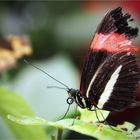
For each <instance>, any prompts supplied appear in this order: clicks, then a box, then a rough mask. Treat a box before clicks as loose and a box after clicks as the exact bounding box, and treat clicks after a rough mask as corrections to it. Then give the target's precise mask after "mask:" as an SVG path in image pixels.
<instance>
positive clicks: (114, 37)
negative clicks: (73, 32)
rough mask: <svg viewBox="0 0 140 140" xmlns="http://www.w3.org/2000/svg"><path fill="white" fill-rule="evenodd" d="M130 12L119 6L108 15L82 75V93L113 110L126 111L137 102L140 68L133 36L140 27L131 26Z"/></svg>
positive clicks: (106, 108)
mask: <svg viewBox="0 0 140 140" xmlns="http://www.w3.org/2000/svg"><path fill="white" fill-rule="evenodd" d="M130 17H131V16H130V15H129V14H123V13H122V8H120V7H118V8H116V9H114V10H112V11H110V12H108V13H107V14H106V16H105V17H104V18H103V20H102V22H101V23H100V24H99V26H98V28H97V31H96V33H95V35H94V38H93V40H92V43H91V46H90V49H89V53H88V56H87V59H86V62H85V65H84V69H83V72H82V77H81V85H80V94H81V96H84V97H86V98H88V99H89V102H90V104H93V102H94V105H95V103H96V105H97V107H98V108H102V109H105V110H109V111H120V110H123V109H125V108H127V107H129V106H131V105H132V104H134V103H135V102H136V88H137V85H138V84H139V81H140V69H139V66H138V64H137V59H136V55H135V52H137V51H138V48H137V47H135V46H133V45H132V42H131V40H130V39H132V38H135V37H136V36H137V34H138V29H137V28H133V27H131V26H129V25H128V20H129V21H132V19H131V18H130Z"/></svg>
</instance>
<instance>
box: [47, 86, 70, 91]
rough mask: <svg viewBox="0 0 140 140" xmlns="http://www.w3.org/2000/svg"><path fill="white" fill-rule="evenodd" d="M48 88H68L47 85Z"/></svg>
mask: <svg viewBox="0 0 140 140" xmlns="http://www.w3.org/2000/svg"><path fill="white" fill-rule="evenodd" d="M47 88H58V89H64V90H67V88H63V87H58V86H47Z"/></svg>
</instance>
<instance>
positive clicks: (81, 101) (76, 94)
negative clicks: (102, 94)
mask: <svg viewBox="0 0 140 140" xmlns="http://www.w3.org/2000/svg"><path fill="white" fill-rule="evenodd" d="M68 94H69V98H68V99H71V100H73V101H74V102H75V103H76V104H77V105H78V106H80V107H81V108H87V109H89V110H91V108H92V105H91V102H90V101H89V99H88V98H87V97H86V96H81V94H80V90H76V89H73V88H71V89H69V91H68ZM67 103H68V104H70V103H69V102H68V100H67Z"/></svg>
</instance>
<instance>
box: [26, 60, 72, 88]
mask: <svg viewBox="0 0 140 140" xmlns="http://www.w3.org/2000/svg"><path fill="white" fill-rule="evenodd" d="M24 62H25V63H26V64H28V65H31V66H32V67H34V68H36V69H38V70H39V71H41V72H43V73H44V74H46V75H47V76H49V77H50V78H52V79H53V80H55V81H56V82H58V83H60V84H61V85H63V86H65V87H66V89H68V90H69V87H68V86H67V85H65V84H64V83H62V82H61V81H59V80H57V79H55V78H54V77H53V76H51V75H50V74H48V73H47V72H46V71H44V70H42V69H40V68H38V67H37V66H35V65H33V64H32V63H30V62H29V61H27V60H26V59H24Z"/></svg>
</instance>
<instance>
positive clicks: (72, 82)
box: [0, 1, 140, 139]
mask: <svg viewBox="0 0 140 140" xmlns="http://www.w3.org/2000/svg"><path fill="white" fill-rule="evenodd" d="M118 6H121V7H123V8H124V11H127V12H129V13H131V14H132V16H133V17H134V19H135V22H134V26H138V28H139V26H140V14H139V13H140V2H138V1H137V2H130V1H129V2H126V1H124V2H121V1H118V2H117V1H114V2H111V1H100V2H98V1H82V2H80V1H77V2H76V1H53V2H51V1H46V2H45V1H44V2H43V1H42V2H41V1H36V2H33V1H13V2H8V1H7V2H6V1H5V2H0V73H1V77H0V78H1V79H0V84H1V87H4V88H8V89H10V90H12V91H15V92H16V94H18V95H20V96H22V97H23V98H24V100H25V101H26V102H27V104H28V105H29V106H30V107H31V108H32V110H33V112H34V113H35V115H36V116H39V117H43V118H45V119H47V120H51V121H54V120H59V119H60V118H61V117H62V116H63V115H64V114H65V112H66V110H67V103H66V99H67V97H68V96H67V93H66V91H65V90H59V89H54V88H53V89H49V88H47V86H62V85H60V84H59V83H57V82H55V81H53V80H52V79H50V78H49V77H47V76H46V75H45V74H44V73H42V72H40V71H38V70H37V69H34V68H33V67H31V66H29V65H27V64H25V63H24V61H23V60H24V58H26V59H27V60H29V61H30V62H32V63H33V64H35V65H36V66H38V67H39V68H41V69H43V70H45V71H47V72H48V73H49V74H51V75H52V76H54V77H55V78H56V79H58V80H60V81H62V82H64V83H65V84H66V85H68V86H69V87H72V88H75V89H78V88H79V84H80V76H81V70H82V66H83V62H84V58H85V55H86V52H87V50H88V47H89V45H90V42H91V39H92V37H93V35H94V32H95V30H96V27H97V25H98V24H99V22H100V21H101V19H102V18H103V16H104V15H105V13H106V12H107V11H109V10H111V9H113V8H116V7H118ZM134 44H136V45H137V46H138V47H139V44H140V39H139V37H138V38H137V39H135V40H134ZM0 98H2V96H0ZM0 104H2V102H0ZM0 106H1V105H0ZM73 109H74V105H73V107H72V108H71V111H70V112H71V113H72V110H73ZM0 113H1V111H0ZM124 114H125V115H124ZM139 117H140V108H136V109H131V110H126V111H125V112H122V113H118V114H111V115H110V117H109V118H108V121H110V123H113V124H117V123H121V122H123V121H124V120H125V121H131V122H133V123H135V124H136V125H137V126H138V127H139V125H140V121H139ZM112 120H113V121H112ZM23 135H24V132H23ZM80 137H81V138H83V139H84V138H85V136H81V135H80V134H77V133H74V132H71V133H67V135H66V136H65V138H69V139H72V138H75V139H76V138H80ZM0 138H1V139H11V138H14V135H13V133H12V131H11V129H9V127H8V125H7V123H5V120H4V119H3V117H0ZM19 138H20V136H19Z"/></svg>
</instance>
